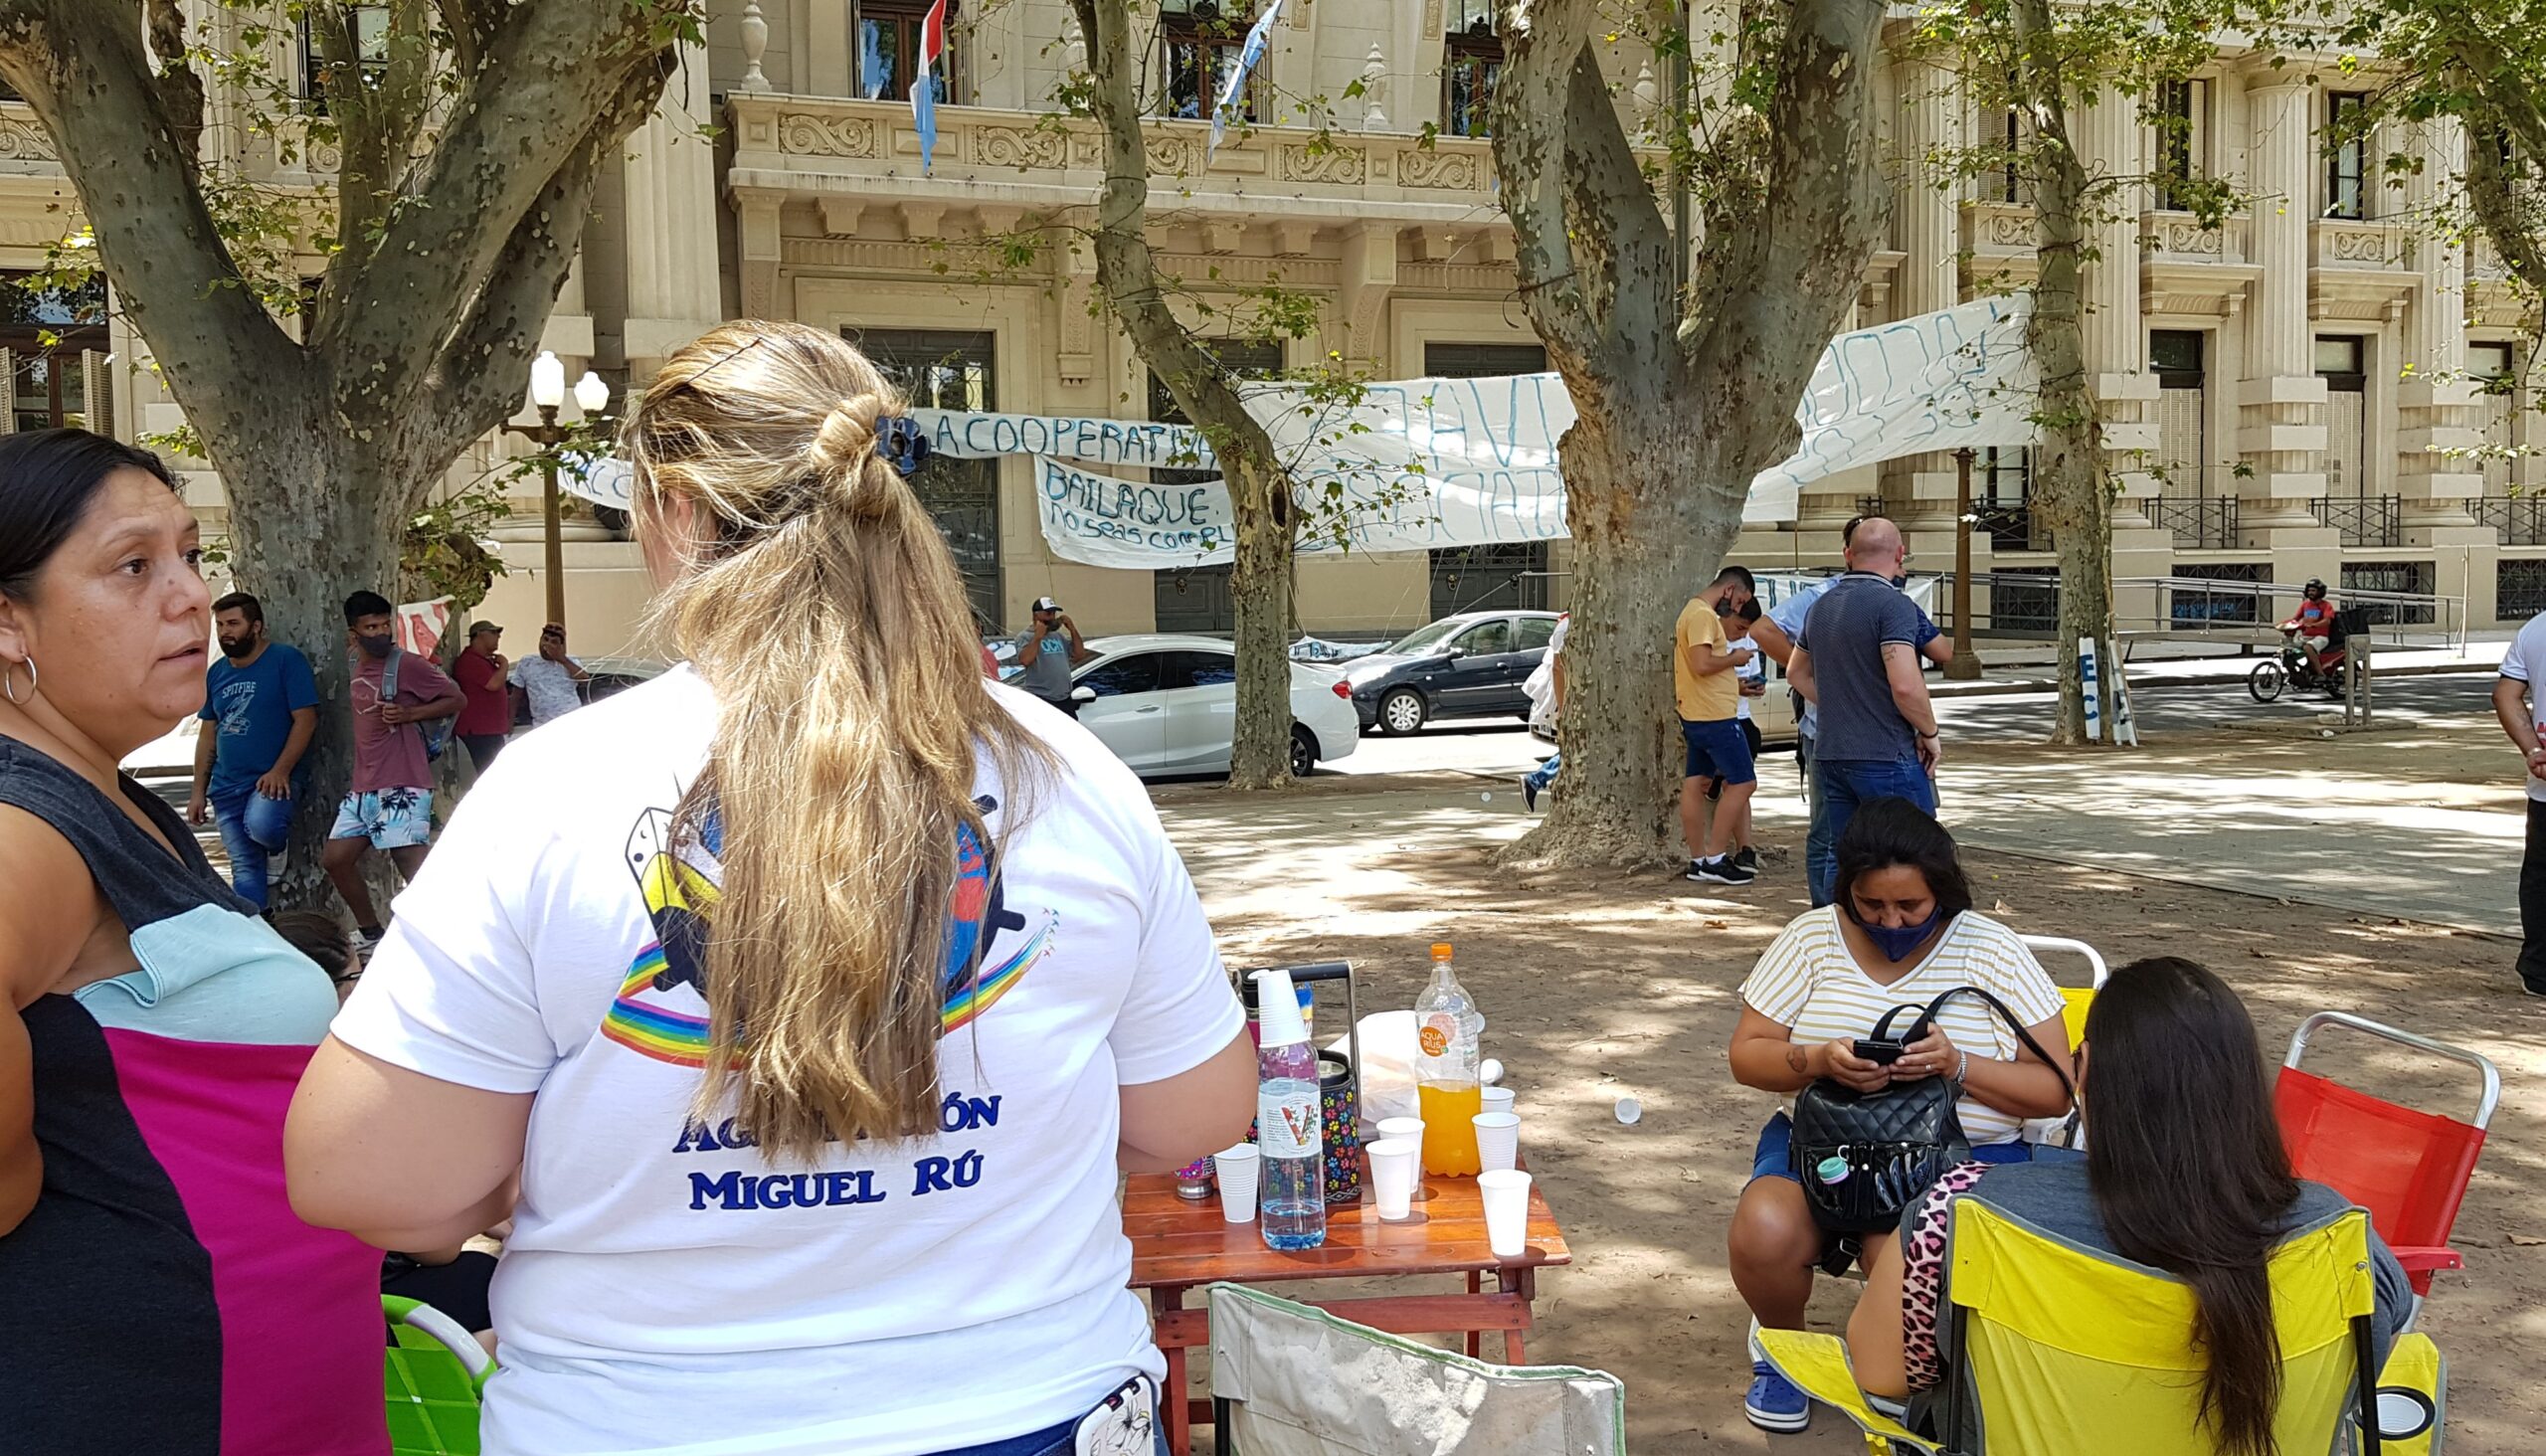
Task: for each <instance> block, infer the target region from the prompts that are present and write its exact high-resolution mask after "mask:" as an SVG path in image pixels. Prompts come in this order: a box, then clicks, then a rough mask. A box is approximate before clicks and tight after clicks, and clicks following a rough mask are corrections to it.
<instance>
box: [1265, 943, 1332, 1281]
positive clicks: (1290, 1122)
mask: <svg viewBox="0 0 2546 1456" xmlns="http://www.w3.org/2000/svg"><path fill="white" fill-rule="evenodd" d="M1255 981H1256V998H1255V1000H1256V1004H1257V1005H1259V1006H1261V1007H1262V1008H1263V1011H1262V1015H1263V1022H1262V1030H1263V1036H1262V1039H1261V1040H1260V1041H1259V1042H1258V1043H1257V1045H1256V1050H1255V1063H1256V1078H1257V1080H1256V1084H1255V1127H1256V1133H1255V1142H1256V1147H1257V1148H1258V1149H1259V1150H1260V1151H1261V1152H1262V1154H1263V1159H1264V1162H1263V1173H1262V1179H1263V1182H1262V1183H1261V1185H1260V1186H1259V1188H1258V1190H1257V1192H1256V1204H1255V1206H1256V1215H1257V1222H1258V1223H1259V1224H1261V1225H1262V1227H1263V1229H1264V1243H1265V1246H1266V1247H1268V1248H1276V1249H1313V1248H1316V1247H1317V1246H1318V1245H1320V1244H1323V1243H1325V1242H1326V1150H1325V1146H1324V1144H1325V1137H1324V1132H1323V1130H1322V1128H1321V1126H1320V1122H1321V1118H1322V1114H1321V1113H1320V1112H1319V1110H1318V1085H1317V1048H1316V1047H1314V1046H1311V1045H1310V1044H1309V1028H1308V1024H1307V1022H1306V1021H1304V1020H1303V1019H1302V1018H1301V1016H1300V1001H1299V997H1298V994H1297V993H1296V992H1294V991H1293V990H1292V988H1291V973H1289V972H1288V971H1282V970H1272V971H1258V972H1256V973H1255Z"/></svg>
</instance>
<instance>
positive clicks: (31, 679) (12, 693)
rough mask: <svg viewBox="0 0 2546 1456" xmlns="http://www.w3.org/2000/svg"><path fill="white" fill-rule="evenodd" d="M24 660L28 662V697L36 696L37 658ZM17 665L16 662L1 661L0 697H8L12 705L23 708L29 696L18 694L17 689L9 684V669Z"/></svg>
mask: <svg viewBox="0 0 2546 1456" xmlns="http://www.w3.org/2000/svg"><path fill="white" fill-rule="evenodd" d="M22 660H23V661H25V663H26V664H27V697H34V696H35V694H36V682H37V677H36V659H35V658H33V657H27V658H24V659H22ZM16 665H17V663H15V662H0V697H5V698H7V699H8V700H9V705H10V706H11V707H15V708H22V707H25V706H26V705H27V698H22V697H20V696H18V694H17V692H16V690H15V689H13V688H12V687H10V685H9V669H10V668H11V667H14V666H16Z"/></svg>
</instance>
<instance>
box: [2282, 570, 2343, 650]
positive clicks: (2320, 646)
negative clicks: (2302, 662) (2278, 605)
mask: <svg viewBox="0 0 2546 1456" xmlns="http://www.w3.org/2000/svg"><path fill="white" fill-rule="evenodd" d="M2300 590H2301V591H2302V592H2303V593H2304V594H2305V600H2303V601H2301V602H2300V603H2299V604H2298V611H2297V613H2296V614H2295V615H2293V616H2292V617H2291V618H2290V619H2289V620H2288V621H2287V622H2284V623H2282V624H2281V625H2280V630H2281V631H2282V632H2285V633H2295V634H2296V635H2297V637H2298V649H2299V650H2300V651H2302V652H2305V653H2306V654H2307V665H2308V666H2310V667H2312V668H2314V669H2316V670H2317V671H2319V672H2322V671H2324V670H2325V658H2324V651H2325V647H2326V645H2327V644H2328V643H2330V642H2331V641H2332V640H2333V639H2334V604H2333V603H2331V602H2328V601H2326V600H2325V584H2324V583H2323V582H2321V581H2318V580H2315V579H2314V578H2310V579H2309V580H2308V582H2307V585H2306V586H2305V587H2303V588H2301V589H2300Z"/></svg>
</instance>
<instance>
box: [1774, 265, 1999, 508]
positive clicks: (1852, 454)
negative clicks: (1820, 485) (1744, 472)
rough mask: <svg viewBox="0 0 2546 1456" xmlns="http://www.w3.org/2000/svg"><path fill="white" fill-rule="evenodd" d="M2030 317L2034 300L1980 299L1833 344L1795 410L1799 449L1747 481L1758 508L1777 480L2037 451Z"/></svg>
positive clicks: (1800, 481) (1797, 481) (1796, 481)
mask: <svg viewBox="0 0 2546 1456" xmlns="http://www.w3.org/2000/svg"><path fill="white" fill-rule="evenodd" d="M2032 312H2033V295H2032V294H2031V293H2018V294H2015V295H2014V296H2012V297H2006V298H1975V299H1973V300H1972V301H1971V302H1969V303H1965V304H1962V305H1961V306H1959V307H1955V308H1943V309H1939V310H1937V311H1936V312H1934V313H1921V314H1919V315H1917V316H1916V317H1914V318H1905V319H1902V320H1900V321H1899V322H1896V323H1886V324H1879V325H1877V326H1875V327H1873V328H1861V329H1858V330H1856V331H1855V332H1853V333H1844V334H1841V335H1839V336H1838V337H1837V338H1835V339H1833V340H1831V341H1830V347H1829V348H1828V349H1825V350H1823V351H1822V354H1821V365H1820V367H1819V368H1817V369H1815V370H1814V371H1813V372H1812V384H1811V386H1810V387H1809V388H1807V389H1806V390H1805V391H1804V394H1803V403H1802V404H1801V405H1800V406H1798V407H1797V408H1796V410H1795V420H1796V422H1797V423H1798V424H1800V425H1802V426H1803V440H1802V443H1801V445H1800V447H1799V448H1798V449H1797V450H1796V451H1795V453H1794V455H1792V456H1790V457H1789V458H1788V459H1787V460H1786V461H1785V462H1784V463H1783V464H1779V465H1772V466H1770V467H1769V468H1767V469H1765V470H1762V471H1760V472H1759V475H1758V478H1757V479H1755V480H1753V481H1752V482H1751V486H1750V489H1751V496H1752V499H1753V501H1754V503H1755V501H1756V500H1757V498H1758V495H1759V492H1760V491H1761V490H1763V489H1766V488H1767V487H1768V486H1769V485H1770V484H1771V482H1780V481H1781V482H1783V483H1784V484H1785V485H1786V486H1787V487H1789V490H1791V487H1793V486H1798V485H1804V484H1808V483H1810V482H1811V481H1814V480H1818V479H1820V478H1822V477H1823V476H1825V475H1834V474H1837V473H1838V472H1839V471H1841V470H1850V469H1854V468H1856V467H1857V466H1859V465H1871V464H1874V463H1876V462H1877V461H1880V460H1888V459H1894V458H1897V457H1899V456H1901V455H1918V454H1920V453H1922V452H1926V451H1932V450H1961V449H1963V448H1965V447H1969V448H1971V449H1974V450H1980V449H1985V448H1987V447H1990V446H2019V445H2031V444H2032V443H2033V438H2034V424H2033V418H2032V416H2033V397H2034V394H2035V392H2036V390H2037V388H2038V379H2039V376H2038V375H2037V373H2036V371H2035V369H2034V367H2033V356H2032V355H2030V354H2028V353H2027V352H2025V322H2026V319H2027V318H2028V317H2030V316H2031V314H2032ZM1788 498H1789V499H1791V498H1792V497H1791V494H1789V497H1788ZM1750 518H1751V519H1754V520H1755V519H1757V516H1756V515H1755V513H1754V514H1753V515H1752V516H1751V517H1750Z"/></svg>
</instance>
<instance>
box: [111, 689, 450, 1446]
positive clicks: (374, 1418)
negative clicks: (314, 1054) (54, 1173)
mask: <svg viewBox="0 0 2546 1456" xmlns="http://www.w3.org/2000/svg"><path fill="white" fill-rule="evenodd" d="M406 670H407V669H406V668H405V667H401V668H400V669H399V684H398V686H399V689H400V695H401V696H404V695H405V689H406V686H407V682H406ZM105 1037H106V1041H107V1043H108V1045H109V1046H111V1047H112V1048H113V1051H114V1060H115V1075H116V1077H117V1079H118V1081H119V1082H120V1083H121V1086H122V1091H123V1098H124V1103H125V1105H126V1106H127V1107H129V1108H130V1109H131V1111H132V1116H133V1121H134V1123H135V1124H136V1125H137V1126H138V1127H139V1128H140V1130H141V1136H142V1140H143V1141H144V1142H145V1143H147V1144H148V1145H149V1148H150V1153H151V1156H152V1157H153V1158H155V1159H157V1160H158V1162H159V1164H160V1166H161V1167H162V1168H164V1169H166V1170H167V1173H168V1178H169V1181H170V1182H171V1183H174V1184H175V1185H176V1188H177V1196H178V1197H179V1199H181V1200H182V1201H183V1202H184V1204H185V1209H186V1217H187V1220H188V1221H189V1222H191V1223H192V1224H193V1225H194V1232H195V1238H196V1239H197V1241H199V1242H200V1243H202V1245H203V1246H204V1249H205V1250H206V1251H207V1252H208V1253H210V1254H211V1256H212V1286H213V1298H214V1300H215V1301H216V1302H217V1303H218V1304H219V1306H220V1309H221V1341H222V1361H221V1390H222V1397H221V1449H222V1453H223V1456H385V1453H386V1452H387V1451H388V1449H389V1428H388V1418H387V1415H386V1411H385V1407H384V1404H383V1400H384V1397H383V1394H382V1388H381V1380H382V1365H383V1361H384V1354H383V1335H382V1325H381V1316H380V1251H379V1250H377V1249H374V1248H372V1247H370V1246H369V1245H367V1244H364V1243H363V1242H361V1241H360V1240H358V1239H356V1238H355V1237H354V1236H353V1235H351V1234H347V1233H338V1232H335V1231H333V1230H328V1229H318V1228H312V1227H310V1226H309V1225H308V1224H306V1223H303V1222H301V1221H300V1219H299V1218H298V1217H297V1216H296V1215H294V1214H293V1213H292V1211H291V1203H290V1199H289V1197H288V1196H287V1194H286V1192H285V1190H284V1185H283V1167H282V1123H283V1113H284V1111H285V1110H286V1109H287V1108H288V1107H289V1105H290V1102H291V1094H292V1089H293V1088H294V1087H296V1086H297V1085H299V1082H300V1074H301V1072H302V1071H303V1070H304V1069H305V1068H306V1067H307V1066H308V1064H309V1056H310V1051H311V1048H309V1047H307V1046H295V1045H282V1046H260V1045H242V1044H238V1043H233V1042H211V1041H183V1040H177V1039H174V1038H171V1037H166V1036H154V1035H151V1034H149V1033H147V1032H141V1031H129V1030H122V1029H117V1028H114V1027H108V1028H106V1031H105ZM141 1395H142V1397H143V1398H146V1392H141ZM135 1456H141V1453H135Z"/></svg>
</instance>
